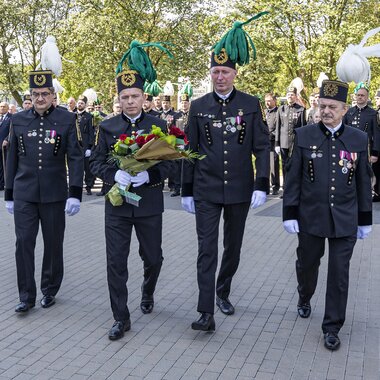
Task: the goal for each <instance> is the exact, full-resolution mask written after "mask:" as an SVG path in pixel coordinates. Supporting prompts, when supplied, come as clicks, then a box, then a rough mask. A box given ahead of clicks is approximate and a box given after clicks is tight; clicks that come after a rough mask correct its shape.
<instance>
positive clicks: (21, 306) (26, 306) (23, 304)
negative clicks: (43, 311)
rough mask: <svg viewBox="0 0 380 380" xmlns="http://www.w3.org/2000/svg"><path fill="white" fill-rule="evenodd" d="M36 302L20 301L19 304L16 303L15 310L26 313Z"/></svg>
mask: <svg viewBox="0 0 380 380" xmlns="http://www.w3.org/2000/svg"><path fill="white" fill-rule="evenodd" d="M34 305H35V303H34V302H20V303H19V304H18V305H16V308H15V312H16V313H26V312H27V311H29V310H30V309H31V308H32V307H34Z"/></svg>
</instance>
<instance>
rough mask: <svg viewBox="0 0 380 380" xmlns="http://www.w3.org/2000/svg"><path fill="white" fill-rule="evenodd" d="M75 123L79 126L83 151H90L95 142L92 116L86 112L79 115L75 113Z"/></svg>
mask: <svg viewBox="0 0 380 380" xmlns="http://www.w3.org/2000/svg"><path fill="white" fill-rule="evenodd" d="M77 122H78V124H79V129H80V134H81V141H82V147H83V149H84V150H86V149H91V148H92V147H93V145H94V142H95V129H94V125H93V121H92V115H91V114H90V113H89V112H87V111H83V112H82V113H81V114H80V113H77Z"/></svg>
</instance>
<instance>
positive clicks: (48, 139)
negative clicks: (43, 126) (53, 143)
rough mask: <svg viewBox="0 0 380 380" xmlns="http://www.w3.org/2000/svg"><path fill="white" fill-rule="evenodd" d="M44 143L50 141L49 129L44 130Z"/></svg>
mask: <svg viewBox="0 0 380 380" xmlns="http://www.w3.org/2000/svg"><path fill="white" fill-rule="evenodd" d="M44 143H45V144H49V143H50V129H47V130H46V131H45V139H44Z"/></svg>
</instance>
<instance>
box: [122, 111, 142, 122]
mask: <svg viewBox="0 0 380 380" xmlns="http://www.w3.org/2000/svg"><path fill="white" fill-rule="evenodd" d="M123 113H124V115H125V116H126V117H127V118H128V119H129V120H130V121H131V123H134V122H135V121H136V120H137V119H138V118H140V116H141V112H140V113H139V114H138V115H137V116H135V117H130V116H128V115H127V114H126V113H125V112H123Z"/></svg>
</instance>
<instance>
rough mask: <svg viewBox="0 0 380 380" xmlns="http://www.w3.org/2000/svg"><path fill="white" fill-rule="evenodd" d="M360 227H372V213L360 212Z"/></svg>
mask: <svg viewBox="0 0 380 380" xmlns="http://www.w3.org/2000/svg"><path fill="white" fill-rule="evenodd" d="M358 225H359V226H371V225H372V211H359V213H358Z"/></svg>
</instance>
